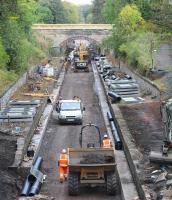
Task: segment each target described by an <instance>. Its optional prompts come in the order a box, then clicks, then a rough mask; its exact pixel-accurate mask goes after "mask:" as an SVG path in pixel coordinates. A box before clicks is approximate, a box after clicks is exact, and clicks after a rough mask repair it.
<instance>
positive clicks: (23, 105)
mask: <svg viewBox="0 0 172 200" xmlns="http://www.w3.org/2000/svg"><path fill="white" fill-rule="evenodd" d="M40 103H41V102H40V100H31V101H10V102H9V105H8V106H7V107H6V108H4V109H3V110H2V111H0V122H31V121H33V118H34V116H35V114H36V110H37V107H39V105H40Z"/></svg>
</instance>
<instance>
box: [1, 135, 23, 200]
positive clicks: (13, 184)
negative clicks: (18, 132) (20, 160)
mask: <svg viewBox="0 0 172 200" xmlns="http://www.w3.org/2000/svg"><path fill="white" fill-rule="evenodd" d="M15 151H16V138H14V137H11V136H7V135H4V134H0V200H13V199H16V196H17V195H18V191H19V187H20V186H19V185H20V178H19V177H18V175H17V174H16V173H15V172H14V171H12V170H10V169H8V167H9V166H11V165H12V164H13V161H14V156H15ZM17 179H18V181H17Z"/></svg>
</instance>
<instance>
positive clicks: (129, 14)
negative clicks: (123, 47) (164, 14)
mask: <svg viewBox="0 0 172 200" xmlns="http://www.w3.org/2000/svg"><path fill="white" fill-rule="evenodd" d="M143 23H144V19H143V18H142V16H141V13H140V11H139V10H138V8H137V6H135V5H126V6H124V7H123V8H122V10H121V12H120V13H119V24H120V26H122V29H123V32H122V33H123V34H125V35H129V34H131V33H132V32H134V31H136V30H138V29H139V28H141V26H142V25H143Z"/></svg>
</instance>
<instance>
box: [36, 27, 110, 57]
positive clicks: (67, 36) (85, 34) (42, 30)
mask: <svg viewBox="0 0 172 200" xmlns="http://www.w3.org/2000/svg"><path fill="white" fill-rule="evenodd" d="M32 29H33V31H34V32H35V33H38V34H41V35H42V36H43V37H45V38H48V39H50V40H51V41H52V42H53V45H52V49H53V50H55V51H54V55H58V54H60V52H61V49H62V48H64V47H65V46H66V45H67V44H69V43H70V42H71V41H72V40H75V39H79V38H80V39H84V40H87V41H88V42H91V43H92V44H100V43H101V41H102V40H103V39H104V38H106V37H107V36H108V35H110V34H111V29H112V26H111V25H110V24H34V25H33V27H32Z"/></svg>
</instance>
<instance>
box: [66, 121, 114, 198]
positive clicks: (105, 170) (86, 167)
mask: <svg viewBox="0 0 172 200" xmlns="http://www.w3.org/2000/svg"><path fill="white" fill-rule="evenodd" d="M89 127H94V128H96V131H97V132H98V133H99V146H98V147H95V145H94V144H93V143H89V144H87V148H84V147H83V141H82V137H83V136H82V135H83V130H84V129H85V128H86V129H87V128H89ZM84 138H85V137H84ZM80 146H81V147H80V148H69V174H68V175H69V176H68V192H69V195H72V196H75V195H78V194H79V189H80V186H84V185H85V186H104V187H105V188H106V192H107V194H109V195H115V193H116V187H117V182H116V163H115V155H114V150H113V148H102V147H101V136H100V131H99V128H98V127H97V126H95V125H94V124H87V125H85V126H83V127H82V128H81V133H80Z"/></svg>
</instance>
